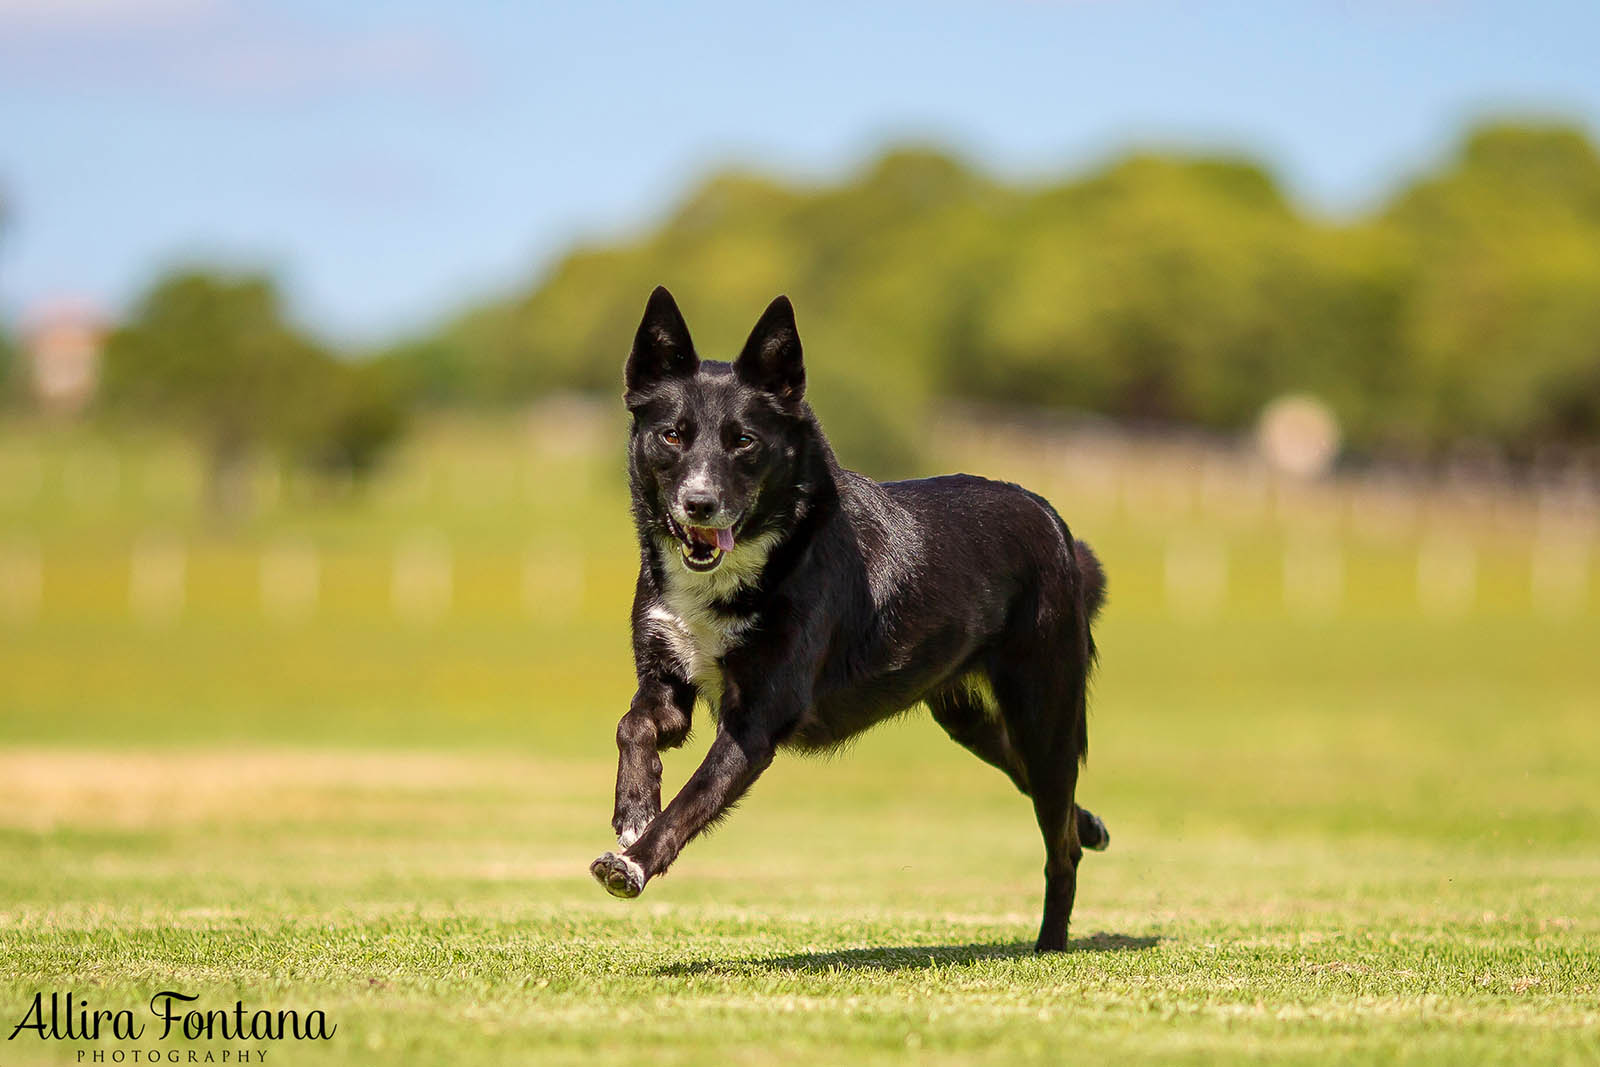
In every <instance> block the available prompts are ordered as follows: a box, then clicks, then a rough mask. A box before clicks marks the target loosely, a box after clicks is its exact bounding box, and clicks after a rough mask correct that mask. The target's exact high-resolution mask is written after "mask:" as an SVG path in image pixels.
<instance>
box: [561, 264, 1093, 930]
mask: <svg viewBox="0 0 1600 1067" xmlns="http://www.w3.org/2000/svg"><path fill="white" fill-rule="evenodd" d="M624 378H625V384H626V392H625V394H624V399H625V402H626V404H627V407H628V411H629V412H630V413H631V414H632V419H633V424H632V430H631V431H630V434H629V461H628V476H629V483H630V486H631V489H632V496H633V520H634V524H635V526H636V527H637V528H638V534H639V557H640V560H639V580H638V586H637V590H636V592H635V594H634V601H633V654H634V664H635V668H636V670H637V673H638V680H639V687H638V691H637V692H636V693H635V694H634V697H633V700H632V703H631V704H630V705H629V708H628V712H627V714H625V715H624V716H623V717H622V721H621V722H620V723H619V724H618V726H617V747H618V750H619V753H620V755H619V759H618V765H617V793H616V810H615V814H614V816H613V818H612V827H613V828H614V829H615V830H616V832H617V839H618V851H616V852H607V853H606V854H605V855H603V856H601V857H600V858H599V859H597V860H595V861H594V863H593V864H591V865H590V872H591V873H592V874H593V875H594V877H595V878H596V879H597V880H598V881H599V882H600V883H601V884H602V885H603V886H605V888H606V889H607V890H608V891H610V892H611V893H612V894H613V895H615V896H619V897H636V896H638V895H639V894H640V893H641V892H643V890H644V887H645V886H646V885H647V884H648V883H649V882H650V880H651V879H652V878H655V877H656V876H657V875H660V874H662V873H664V872H665V871H666V870H667V868H668V867H669V866H671V864H672V861H673V860H675V859H677V857H678V853H679V852H681V851H682V850H683V848H684V846H685V845H687V844H688V843H689V842H690V841H691V840H692V839H693V838H694V837H695V836H696V835H697V834H699V833H701V832H702V831H703V830H705V829H706V828H707V827H709V826H711V825H712V824H713V823H715V822H716V821H717V820H718V819H719V818H721V817H722V816H724V815H725V814H726V813H727V812H728V810H729V808H730V806H731V805H733V804H734V802H735V801H737V800H738V799H739V798H740V796H741V795H742V794H743V793H744V792H745V791H746V790H747V789H749V788H750V785H751V784H752V783H753V782H754V781H755V780H756V778H757V777H758V776H759V775H760V774H761V772H762V771H763V770H765V769H766V767H767V765H768V764H769V763H771V762H772V759H773V756H774V755H775V754H776V753H777V751H778V749H779V748H789V749H796V750H799V751H817V750H823V749H829V748H833V747H834V746H837V745H839V744H842V743H843V742H845V741H847V740H849V739H850V738H851V737H854V736H855V735H857V734H859V733H861V732H862V731H863V730H866V729H867V728H868V727H870V726H873V725H874V724H876V723H880V722H883V721H884V720H885V719H888V718H891V717H893V716H895V715H897V714H899V713H900V712H902V711H904V710H906V709H907V708H910V707H912V706H913V705H916V704H926V705H927V706H928V707H929V708H930V709H931V710H932V713H933V718H934V720H935V721H936V722H938V724H939V725H940V726H941V727H943V728H944V730H945V732H946V733H948V734H949V735H950V736H951V738H953V739H954V740H955V741H957V742H959V743H960V744H961V745H963V746H965V747H966V748H967V749H968V750H970V751H971V752H972V753H973V754H974V755H976V756H977V757H978V758H980V759H982V760H984V761H985V762H987V763H990V764H992V765H994V766H995V767H998V768H999V769H1000V770H1002V771H1004V772H1005V773H1006V775H1007V776H1008V777H1010V779H1011V781H1012V782H1013V783H1015V785H1016V787H1017V788H1018V789H1020V790H1021V791H1022V792H1023V793H1024V794H1025V795H1026V796H1028V797H1030V798H1031V799H1032V801H1033V807H1034V813H1035V815H1036V816H1037V818H1038V823H1039V829H1040V831H1041V832H1042V833H1043V835H1044V851H1045V866H1044V876H1045V893H1044V918H1043V921H1042V923H1041V925H1040V929H1039V940H1038V945H1037V948H1038V950H1039V951H1040V952H1047V951H1059V950H1062V949H1065V948H1066V946H1067V922H1068V920H1069V919H1070V918H1071V916H1072V901H1073V897H1074V895H1075V893H1076V889H1077V870H1078V861H1079V860H1080V859H1081V858H1082V855H1083V850H1084V849H1086V848H1087V849H1103V848H1105V847H1106V845H1107V844H1108V843H1109V841H1110V835H1109V834H1108V833H1107V831H1106V828H1105V824H1104V823H1102V822H1101V821H1100V819H1098V818H1097V817H1096V816H1094V815H1093V814H1091V813H1090V812H1089V811H1087V810H1085V809H1084V808H1081V807H1079V806H1078V805H1077V803H1076V799H1075V795H1074V794H1075V792H1076V789H1077V782H1078V768H1079V765H1080V764H1081V763H1082V761H1083V758H1084V753H1085V751H1086V747H1087V734H1086V722H1085V686H1086V683H1087V681H1088V677H1089V671H1090V668H1091V666H1092V665H1093V662H1094V657H1095V648H1094V641H1093V639H1092V637H1091V636H1090V632H1089V631H1090V624H1091V622H1092V621H1093V620H1094V617H1095V614H1096V612H1097V611H1098V609H1099V607H1100V604H1101V602H1102V601H1103V600H1104V597H1105V576H1104V573H1103V572H1102V571H1101V568H1100V564H1099V562H1098V561H1097V560H1096V559H1095V556H1094V553H1093V552H1091V551H1090V550H1089V546H1088V545H1086V544H1084V543H1083V542H1082V541H1075V540H1073V537H1072V534H1071V533H1070V532H1068V530H1067V526H1066V524H1065V523H1064V522H1062V521H1061V517H1060V516H1059V515H1057V514H1056V512H1055V510H1054V509H1053V508H1052V507H1051V506H1050V505H1049V504H1048V503H1047V502H1046V501H1045V500H1044V499H1043V498H1042V497H1039V496H1037V495H1036V494H1034V493H1031V492H1029V491H1027V490H1026V489H1023V488H1020V487H1019V486H1016V485H1011V484H1008V483H1005V482H994V481H989V480H987V479H985V478H978V477H974V476H972V475H966V474H954V475H948V476H945V477H939V478H926V479H921V480H917V481H903V482H888V483H883V484H880V483H878V482H875V481H872V480H871V479H869V478H866V477H863V476H862V475H860V474H856V473H854V472H853V471H848V470H845V469H844V468H843V467H841V466H840V465H839V462H838V460H836V459H835V458H834V455H833V450H832V449H831V448H830V447H829V445H828V441H827V438H825V437H824V436H823V433H822V427H821V426H820V425H819V424H818V422H817V419H816V417H815V416H814V415H813V414H812V412H811V408H810V406H809V405H808V404H807V403H806V400H805V385H806V374H805V366H804V363H803V361H802V358H801V348H800V335H799V333H798V331H797V329H796V327H795V319H794V309H793V307H792V306H791V305H790V303H789V300H788V298H786V297H782V296H780V297H778V298H777V299H776V300H774V301H773V302H772V304H771V306H769V307H768V308H767V310H766V311H765V312H764V313H763V314H762V316H761V318H760V320H759V321H758V322H757V323H756V325H755V329H754V330H753V331H752V332H751V334H750V338H749V340H748V341H746V342H745V345H744V349H743V351H741V352H740V354H739V358H738V359H736V360H734V361H733V362H732V363H723V362H718V361H713V360H702V359H700V358H699V356H698V355H697V354H696V353H695V349H694V344H693V343H692V342H691V341H690V339H689V328H688V326H687V325H686V324H685V323H684V320H683V316H682V314H681V313H680V312H679V310H678V306H677V304H676V302H675V301H674V300H673V299H672V295H671V294H670V293H668V292H667V290H666V289H664V288H658V289H656V290H655V292H654V293H652V294H651V296H650V300H649V302H648V304H647V306H646V307H645V312H644V319H643V321H641V322H640V324H639V329H638V332H637V334H636V335H635V337H634V341H633V349H632V351H631V353H630V354H629V356H628V361H627V366H626V368H625V371H624ZM697 699H703V700H705V701H706V702H707V704H708V705H709V706H710V708H711V709H712V711H713V712H714V713H715V715H716V718H717V733H716V738H715V739H714V740H713V741H712V742H711V747H710V750H709V751H708V752H707V754H706V757H705V760H704V762H703V763H701V764H700V767H699V769H698V770H696V771H695V772H694V774H693V775H692V776H691V777H690V778H689V781H688V782H687V784H685V785H684V787H683V789H682V790H681V791H680V792H679V793H678V795H677V796H676V797H675V798H674V799H673V801H672V803H670V804H668V805H667V807H666V808H665V810H663V809H662V807H661V759H660V755H659V753H660V750H662V749H667V748H673V747H676V746H678V745H681V744H682V743H683V742H684V740H685V739H686V738H687V737H688V735H689V727H690V721H691V715H692V713H693V710H694V706H695V703H696V700H697Z"/></svg>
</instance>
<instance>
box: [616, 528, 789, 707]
mask: <svg viewBox="0 0 1600 1067" xmlns="http://www.w3.org/2000/svg"><path fill="white" fill-rule="evenodd" d="M776 540H777V537H776V535H773V534H767V535H763V536H761V537H757V538H754V539H753V540H751V541H749V542H746V543H744V544H741V545H739V546H738V547H737V548H735V549H734V550H733V551H732V552H729V553H727V554H726V556H725V557H724V558H723V561H722V564H721V565H720V566H719V567H717V569H716V570H714V571H711V572H709V573H705V574H701V573H699V572H697V571H691V570H690V569H689V568H688V567H687V566H685V565H684V563H683V559H682V556H681V553H680V552H679V551H678V548H677V546H676V545H675V544H672V543H671V542H663V543H662V545H661V549H662V555H663V557H664V559H665V562H666V588H665V589H663V590H662V591H661V601H660V602H659V603H656V604H652V605H651V606H650V608H649V610H647V611H646V612H645V620H646V623H647V624H648V625H649V626H650V627H651V628H652V629H653V630H654V631H655V632H656V633H658V634H660V635H661V637H662V638H663V639H664V640H665V641H666V642H667V646H668V647H669V648H671V649H672V655H673V658H674V659H676V660H677V661H678V666H679V667H681V668H682V670H683V672H684V674H685V675H687V676H688V678H689V680H690V681H692V682H694V684H695V685H696V686H698V687H699V689H700V695H701V696H703V697H705V699H706V702H707V703H709V704H710V705H711V706H712V708H713V709H716V708H718V707H719V705H720V703H721V701H722V664H721V662H720V661H721V659H722V657H723V656H725V655H727V653H728V650H729V649H733V648H737V647H739V645H740V644H741V643H742V642H743V641H744V638H745V635H746V634H748V633H749V632H750V630H751V629H753V628H754V627H755V625H756V621H757V620H756V619H755V618H754V617H744V616H728V615H724V614H722V613H721V612H720V611H717V610H715V609H714V608H712V607H711V604H712V602H713V601H717V600H724V599H726V598H728V597H731V596H732V595H733V594H735V593H737V592H738V591H739V590H740V589H742V588H744V587H745V586H747V585H749V584H751V583H753V582H754V581H755V580H756V579H757V578H758V577H760V575H761V569H762V568H763V567H765V566H766V562H767V554H768V553H769V552H771V550H772V546H773V544H774V543H775V542H776Z"/></svg>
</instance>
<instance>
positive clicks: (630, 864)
mask: <svg viewBox="0 0 1600 1067" xmlns="http://www.w3.org/2000/svg"><path fill="white" fill-rule="evenodd" d="M617 859H619V860H621V861H622V864H623V866H625V867H627V868H628V878H629V880H630V881H631V882H633V884H634V885H644V868H643V867H641V866H639V865H638V864H637V863H635V862H634V861H633V860H631V859H629V858H628V857H627V856H624V855H621V854H618V856H617Z"/></svg>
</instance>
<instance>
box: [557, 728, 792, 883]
mask: <svg viewBox="0 0 1600 1067" xmlns="http://www.w3.org/2000/svg"><path fill="white" fill-rule="evenodd" d="M777 742H778V739H777V736H776V734H775V733H773V732H772V731H771V730H770V729H766V728H762V727H761V726H758V725H755V724H751V723H749V722H748V721H745V722H740V721H738V720H735V721H734V722H733V723H732V724H731V725H730V723H729V721H728V720H727V719H724V721H723V723H722V725H720V726H719V727H718V728H717V737H716V740H715V741H713V742H711V749H710V751H708V752H707V753H706V758H705V761H704V762H702V763H701V764H700V767H699V769H698V770H696V771H695V772H694V774H693V775H692V776H691V777H690V779H689V781H688V782H687V783H686V784H685V785H684V787H683V789H682V790H680V791H679V793H678V795H677V796H676V797H674V798H673V800H672V803H671V804H669V805H667V810H665V811H663V812H662V813H661V814H660V815H658V816H656V818H655V820H654V821H653V822H651V823H650V825H649V827H648V828H647V829H646V830H645V832H644V834H643V835H642V836H641V837H640V838H639V839H638V840H637V841H635V842H634V843H633V844H632V845H630V846H628V847H627V848H625V849H624V851H623V852H622V853H621V854H620V855H618V854H617V853H614V852H607V853H606V854H605V855H603V856H601V857H600V858H599V859H597V860H595V861H594V863H592V864H590V866H589V872H590V873H591V874H593V875H594V876H595V878H596V879H597V880H598V881H599V882H600V884H601V885H603V886H605V887H606V889H607V890H608V891H609V892H610V893H611V894H612V895H613V896H618V897H636V896H638V895H639V894H640V893H641V892H642V891H643V890H644V887H645V883H646V882H648V881H649V880H650V879H652V878H654V877H655V876H656V875H658V874H660V873H661V872H662V871H665V870H666V869H667V867H668V866H670V865H671V863H672V861H673V860H674V859H676V858H677V856H678V853H679V852H681V851H683V846H685V845H687V844H688V843H689V841H690V840H691V839H693V838H694V836H695V835H696V834H698V833H699V832H700V831H702V830H704V829H705V828H706V827H707V826H709V825H710V824H711V823H712V822H713V821H715V820H716V818H717V816H719V815H721V814H722V813H723V812H724V811H726V810H727V808H728V805H730V804H732V803H733V802H734V801H736V800H738V799H739V797H740V795H742V794H743V793H744V791H745V790H746V789H749V788H750V785H751V783H753V782H754V781H755V780H756V778H757V777H758V776H759V775H760V774H761V772H762V771H764V770H766V769H767V765H768V764H770V763H771V762H772V755H773V753H774V752H775V751H776V749H777Z"/></svg>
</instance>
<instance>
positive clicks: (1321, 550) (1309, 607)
mask: <svg viewBox="0 0 1600 1067" xmlns="http://www.w3.org/2000/svg"><path fill="white" fill-rule="evenodd" d="M1343 600H1344V555H1343V553H1342V552H1341V551H1340V548H1339V542H1338V541H1337V540H1335V539H1334V538H1332V537H1324V536H1320V535H1317V534H1309V533H1307V534H1298V535H1293V536H1291V538H1290V540H1289V541H1288V543H1287V544H1285V545H1284V548H1283V603H1284V607H1286V608H1288V609H1289V611H1290V612H1291V613H1293V614H1295V615H1300V616H1303V617H1306V618H1313V619H1329V618H1332V617H1334V616H1335V615H1337V614H1338V613H1339V606H1340V604H1341V603H1342V601H1343Z"/></svg>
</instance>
